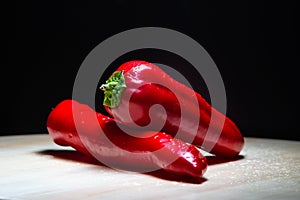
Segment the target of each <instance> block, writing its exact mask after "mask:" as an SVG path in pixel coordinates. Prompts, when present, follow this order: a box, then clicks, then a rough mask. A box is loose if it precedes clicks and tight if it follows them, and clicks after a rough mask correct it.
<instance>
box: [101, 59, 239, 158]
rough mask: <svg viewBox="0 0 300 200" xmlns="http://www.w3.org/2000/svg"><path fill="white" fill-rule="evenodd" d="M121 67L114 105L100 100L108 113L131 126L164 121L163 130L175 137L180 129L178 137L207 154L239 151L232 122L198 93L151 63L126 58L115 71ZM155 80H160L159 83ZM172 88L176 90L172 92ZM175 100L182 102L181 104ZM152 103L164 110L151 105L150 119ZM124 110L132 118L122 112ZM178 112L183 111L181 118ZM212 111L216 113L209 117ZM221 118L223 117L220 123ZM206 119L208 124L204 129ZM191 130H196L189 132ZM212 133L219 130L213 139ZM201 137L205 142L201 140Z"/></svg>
mask: <svg viewBox="0 0 300 200" xmlns="http://www.w3.org/2000/svg"><path fill="white" fill-rule="evenodd" d="M121 71H122V72H123V74H124V82H125V85H126V88H124V90H123V91H122V94H121V97H120V101H119V102H118V105H117V106H115V107H113V108H112V107H111V106H108V105H105V103H104V105H105V109H106V110H107V112H108V113H109V114H110V115H111V116H113V117H114V118H116V119H117V120H120V121H121V122H122V123H124V124H126V125H130V126H135V124H134V123H136V124H138V125H139V126H146V125H148V124H149V123H150V121H151V123H152V124H153V125H154V126H155V125H156V124H160V123H161V121H166V123H165V124H164V126H163V128H162V130H163V131H165V132H166V133H168V134H171V135H172V136H174V137H175V135H176V133H177V131H178V130H179V129H180V130H181V133H182V134H180V136H179V138H180V139H182V140H184V141H187V142H191V141H192V144H194V145H196V146H199V147H201V148H202V149H203V150H205V151H208V152H210V153H211V154H215V155H217V156H224V157H233V156H237V155H238V154H239V153H240V151H241V150H242V148H243V145H244V139H243V136H242V135H241V133H240V131H239V129H238V127H237V126H236V124H235V123H234V122H233V121H232V120H230V119H229V118H228V117H226V116H225V115H223V114H222V113H220V112H218V111H217V110H216V109H214V108H213V107H212V106H211V105H210V104H209V103H208V102H207V101H206V100H205V99H204V98H203V97H202V96H201V95H200V94H198V93H197V92H195V91H194V90H192V89H190V88H189V87H187V86H185V85H183V84H181V83H179V82H177V81H176V80H174V79H173V78H171V77H170V76H169V75H168V74H166V73H165V72H164V71H163V70H161V69H160V68H159V67H158V66H156V65H154V64H152V63H148V62H145V61H139V60H134V61H129V62H126V63H124V64H122V65H121V66H120V67H119V68H118V69H117V70H116V72H121ZM156 83H163V85H161V84H156ZM104 86H105V85H102V87H101V89H103V90H105V88H104ZM172 91H176V95H175V94H174V93H173V92H172ZM195 97H196V98H195ZM195 99H196V100H195ZM179 102H183V105H182V107H180V105H179ZM195 102H196V103H195ZM155 104H159V105H161V106H163V107H164V109H165V111H162V110H161V109H157V110H155V109H154V111H153V112H152V117H151V119H150V116H149V109H150V108H151V106H153V105H155ZM128 112H129V114H130V117H131V118H132V119H130V117H128V115H127V114H126V113H128ZM164 112H166V114H167V117H165V115H164ZM181 113H184V115H183V116H184V117H183V118H182V119H181ZM212 113H214V116H216V118H214V120H213V121H212V120H211V116H212ZM197 114H200V120H198V121H197V120H195V116H196V115H197ZM222 119H224V123H223V124H222V123H221V122H222ZM132 120H133V121H132ZM133 122H134V123H133ZM180 123H182V124H184V125H183V126H182V125H180ZM209 123H211V127H210V129H209V130H210V131H209V132H207V130H208V127H209ZM154 128H155V127H154ZM195 128H196V131H195ZM218 130H219V131H218ZM195 132H196V134H193V133H195ZM216 134H220V135H219V138H218V140H217V141H216V136H217V135H216ZM204 139H205V143H203V142H204ZM213 145H214V146H213ZM212 146H213V148H211V147H212Z"/></svg>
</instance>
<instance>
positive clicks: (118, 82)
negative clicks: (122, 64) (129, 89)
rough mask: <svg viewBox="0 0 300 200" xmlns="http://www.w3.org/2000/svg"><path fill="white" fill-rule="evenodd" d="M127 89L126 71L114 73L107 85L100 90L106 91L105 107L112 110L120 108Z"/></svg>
mask: <svg viewBox="0 0 300 200" xmlns="http://www.w3.org/2000/svg"><path fill="white" fill-rule="evenodd" d="M125 88H126V84H125V78H124V70H122V71H117V72H114V73H113V75H112V76H111V77H110V78H109V79H108V80H107V81H106V82H105V84H102V85H101V86H100V89H101V90H102V91H104V100H103V105H105V106H108V107H110V108H116V107H118V105H119V103H120V101H121V95H122V92H123V90H124V89H125Z"/></svg>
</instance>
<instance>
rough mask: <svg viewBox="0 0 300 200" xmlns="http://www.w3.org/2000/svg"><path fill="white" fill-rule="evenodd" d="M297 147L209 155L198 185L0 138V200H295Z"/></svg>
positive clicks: (253, 143) (40, 141) (260, 146)
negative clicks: (228, 156) (226, 156)
mask: <svg viewBox="0 0 300 200" xmlns="http://www.w3.org/2000/svg"><path fill="white" fill-rule="evenodd" d="M299 152H300V142H297V141H287V140H272V139H258V138H246V145H245V147H244V149H243V151H242V152H241V156H240V157H239V158H237V159H235V160H224V159H218V158H215V157H213V156H211V155H209V154H206V155H207V159H208V163H209V166H208V170H207V172H206V173H205V175H204V177H203V179H197V180H195V179H191V178H184V177H178V176H173V175H169V174H167V173H165V172H162V171H158V172H152V173H147V174H141V173H134V172H126V171H120V170H115V169H111V168H108V167H106V166H104V165H101V164H99V163H95V162H93V161H91V160H88V159H87V158H86V157H84V156H82V155H81V154H80V153H78V152H76V151H74V150H73V149H71V148H68V147H60V146H57V145H56V144H54V143H53V142H52V140H51V138H50V137H49V135H47V134H35V135H20V136H5V137H0V199H26V200H27V199H28V200H29V199H30V200H34V199H39V200H40V199H64V200H67V199H113V200H114V199H208V200H213V199H300V154H299Z"/></svg>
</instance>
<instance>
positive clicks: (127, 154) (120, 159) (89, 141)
mask: <svg viewBox="0 0 300 200" xmlns="http://www.w3.org/2000/svg"><path fill="white" fill-rule="evenodd" d="M122 126H123V125H121V124H117V122H116V121H115V120H114V119H112V118H109V117H107V116H104V115H102V114H100V113H97V112H95V111H94V110H93V109H91V108H90V107H89V106H87V105H84V104H80V103H78V102H76V101H74V100H64V101H62V102H61V103H59V104H58V105H57V106H56V107H55V108H54V109H53V110H52V111H51V113H50V114H49V116H48V120H47V129H48V132H49V134H50V136H51V137H52V138H53V140H54V142H55V143H56V144H58V145H62V146H71V147H73V148H74V149H76V150H77V151H79V152H82V153H84V154H86V155H88V156H93V157H96V158H97V159H98V160H99V161H101V162H103V164H108V165H109V166H110V167H115V168H118V169H125V170H133V171H143V170H146V169H164V170H165V171H168V172H170V173H174V174H180V175H187V176H192V177H198V178H199V177H201V176H203V174H204V172H205V171H206V168H207V162H206V158H205V157H204V156H203V155H202V154H201V153H200V152H199V150H198V149H197V148H196V147H195V146H193V145H189V144H186V143H184V142H182V141H181V140H178V139H174V138H172V137H171V136H170V135H168V134H165V133H163V132H152V131H148V132H139V133H135V134H136V135H140V136H143V138H138V137H134V136H132V135H128V134H127V133H126V132H124V130H126V129H127V131H130V132H135V131H136V132H137V130H131V129H130V128H128V127H125V126H123V128H122V129H121V128H120V127H122ZM79 134H80V135H79ZM155 152H157V153H155ZM172 157H173V158H174V161H173V162H171V163H170V158H172Z"/></svg>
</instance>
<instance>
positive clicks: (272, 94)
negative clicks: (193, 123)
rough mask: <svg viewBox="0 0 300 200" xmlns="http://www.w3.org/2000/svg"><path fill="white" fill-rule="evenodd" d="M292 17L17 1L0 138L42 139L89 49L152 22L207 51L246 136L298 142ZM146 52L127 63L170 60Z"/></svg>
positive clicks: (248, 10) (198, 6) (291, 11)
mask: <svg viewBox="0 0 300 200" xmlns="http://www.w3.org/2000/svg"><path fill="white" fill-rule="evenodd" d="M295 14H296V5H295V4H292V3H289V2H288V1H284V2H281V3H280V2H278V3H276V2H273V1H272V2H271V1H270V2H266V1H257V2H255V1H237V0H235V1H198V0H195V1H190V0H186V1H177V0H173V1H154V0H152V1H130V0H127V1H126V0H111V1H58V2H55V1H19V2H16V3H15V5H13V7H12V10H11V12H9V15H7V16H4V19H5V20H7V22H8V23H7V24H8V28H7V29H6V30H8V33H9V34H8V37H7V42H8V47H7V52H8V56H7V59H6V62H4V63H3V65H2V66H3V67H2V73H1V74H2V79H1V88H2V92H1V93H2V95H1V101H2V116H3V117H2V119H1V121H2V122H1V127H0V134H1V135H13V134H24V133H46V126H45V123H46V119H47V115H48V114H49V112H50V111H51V108H52V107H54V106H55V105H56V104H57V103H58V102H60V101H61V100H63V99H66V98H71V94H72V88H73V82H74V79H75V76H76V73H77V70H78V69H79V67H80V65H81V63H82V61H83V60H84V58H85V57H86V56H87V55H88V53H89V52H90V51H91V50H92V49H93V48H94V47H95V46H97V45H98V44H99V43H101V42H102V41H103V40H105V39H107V38H109V37H111V36H113V35H115V34H117V33H119V32H121V31H125V30H128V29H131V28H137V27H144V26H156V27H165V28H170V29H173V30H177V31H180V32H182V33H184V34H186V35H188V36H189V37H191V38H193V39H194V40H196V41H197V42H198V43H199V44H201V45H202V46H203V47H204V48H205V49H206V50H207V52H208V53H209V54H210V56H211V57H212V59H213V60H214V61H215V63H216V64H217V66H218V68H219V70H220V72H221V75H222V77H223V80H224V83H225V88H226V93H227V103H228V105H227V110H228V111H227V115H228V116H229V117H231V118H232V119H233V120H234V121H235V122H236V123H237V125H238V126H239V127H240V129H241V131H242V133H243V135H244V136H251V137H268V138H280V139H292V140H300V137H299V131H300V129H299V126H298V114H297V110H298V102H299V101H298V100H299V98H298V97H297V96H296V95H297V93H298V91H299V89H298V75H297V73H296V69H297V67H298V66H299V64H298V60H296V51H297V50H298V49H297V47H296V31H295V29H296V24H297V22H296V16H295ZM5 39H6V38H5ZM148 53H149V54H148V56H149V57H147V51H145V52H142V53H137V54H136V57H135V54H130V56H127V57H126V56H125V58H124V59H123V60H126V59H135V58H145V59H147V58H149V60H150V61H153V60H157V61H159V60H165V61H166V62H167V61H168V56H167V55H166V56H164V54H159V53H157V52H148ZM297 53H298V52H297ZM156 55H157V57H156ZM123 60H122V59H119V61H120V62H121V61H123ZM171 60H172V62H173V64H174V63H175V65H176V63H180V61H178V62H176V58H172V59H171ZM169 61H170V59H169ZM170 62H171V61H170ZM172 62H171V64H172ZM114 64H116V63H114ZM183 66H184V64H183ZM115 67H116V66H115ZM183 68H184V67H182V69H183ZM184 71H186V70H184ZM191 74H192V73H191ZM193 86H194V85H193ZM195 89H196V90H200V89H201V87H198V88H197V86H195ZM200 93H201V91H200ZM204 93H205V92H204ZM204 96H206V94H204ZM3 111H4V112H3Z"/></svg>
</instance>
